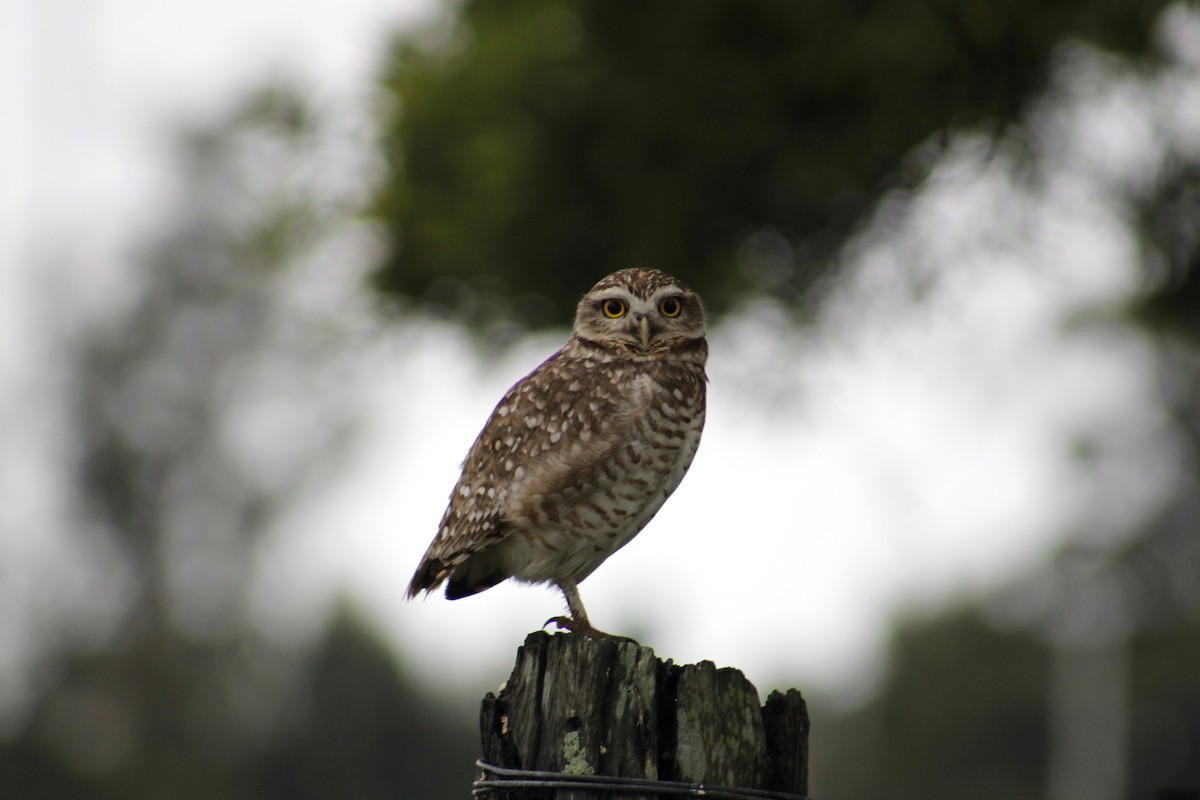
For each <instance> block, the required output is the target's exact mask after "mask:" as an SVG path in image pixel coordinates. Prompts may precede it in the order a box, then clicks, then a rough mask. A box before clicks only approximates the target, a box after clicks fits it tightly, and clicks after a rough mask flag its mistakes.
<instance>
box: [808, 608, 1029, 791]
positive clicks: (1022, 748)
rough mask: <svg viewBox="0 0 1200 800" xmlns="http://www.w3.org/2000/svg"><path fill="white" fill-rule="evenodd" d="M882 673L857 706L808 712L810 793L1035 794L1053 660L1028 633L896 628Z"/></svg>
mask: <svg viewBox="0 0 1200 800" xmlns="http://www.w3.org/2000/svg"><path fill="white" fill-rule="evenodd" d="M890 667H891V668H890V670H889V673H888V678H887V680H886V682H885V685H884V686H883V688H882V689H881V692H880V695H879V697H878V698H877V699H876V700H874V701H872V702H871V703H870V704H868V705H867V706H866V707H865V708H863V709H861V710H859V711H857V712H854V713H851V714H847V715H845V716H836V715H833V714H828V715H827V714H824V713H820V712H817V711H814V712H813V719H814V720H815V721H814V725H813V737H814V738H813V748H812V749H813V771H814V789H813V793H814V795H817V796H821V795H826V794H827V795H831V796H832V795H836V796H838V797H842V798H847V800H850V799H851V798H864V800H865V798H875V797H890V798H895V800H904V799H905V798H912V799H913V800H917V798H921V800H936V799H937V798H946V799H947V800H949V799H950V798H958V799H960V800H961V799H962V798H978V799H980V800H990V798H995V799H996V800H1018V798H1037V797H1041V796H1042V794H1043V793H1042V786H1043V785H1044V780H1045V772H1046V760H1045V759H1046V755H1045V754H1046V735H1047V732H1046V706H1045V704H1046V685H1047V674H1048V669H1049V656H1048V653H1047V651H1046V648H1045V646H1044V645H1043V644H1042V643H1041V641H1040V640H1039V639H1038V637H1037V636H1036V635H1034V634H1031V633H1028V632H1017V631H999V630H996V629H995V628H993V627H992V626H990V625H988V624H987V623H986V622H984V621H983V620H981V619H980V618H979V616H978V615H976V614H975V613H974V612H972V611H970V610H957V611H954V612H951V613H949V614H947V615H946V616H942V617H937V618H934V619H930V620H924V621H921V622H913V623H909V624H908V625H906V626H904V627H903V628H901V629H900V630H899V631H898V633H897V634H896V639H895V641H894V646H893V654H892V658H891V662H890Z"/></svg>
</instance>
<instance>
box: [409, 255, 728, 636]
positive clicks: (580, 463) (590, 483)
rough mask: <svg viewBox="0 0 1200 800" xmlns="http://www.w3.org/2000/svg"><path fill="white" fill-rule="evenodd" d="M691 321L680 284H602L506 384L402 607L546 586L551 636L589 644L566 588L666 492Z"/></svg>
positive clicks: (695, 359)
mask: <svg viewBox="0 0 1200 800" xmlns="http://www.w3.org/2000/svg"><path fill="white" fill-rule="evenodd" d="M707 357H708V343H707V341H705V338H704V310H703V309H702V308H701V306H700V300H699V298H697V297H696V295H695V294H694V293H693V292H692V290H691V289H689V288H688V287H687V286H686V285H684V284H683V283H682V282H681V281H679V280H677V279H675V278H673V277H671V276H670V275H668V274H666V273H665V272H659V271H658V270H652V269H626V270H621V271H620V272H614V273H613V274H612V275H609V276H608V277H607V278H605V279H604V280H602V281H600V282H599V283H597V284H596V285H595V286H594V287H592V290H591V291H590V292H588V293H587V294H586V295H585V296H584V298H583V299H582V300H581V301H580V302H579V307H578V309H577V310H576V314H575V327H574V330H573V331H572V332H571V338H570V340H569V341H568V342H567V343H566V345H564V346H563V348H562V349H561V350H559V351H558V352H557V353H555V354H554V355H552V356H550V358H548V359H546V361H545V362H543V363H542V365H541V366H540V367H538V368H537V369H535V370H534V371H533V372H531V373H529V374H528V375H526V376H525V377H524V378H522V379H521V380H520V381H518V382H517V383H516V385H515V386H513V387H512V388H511V389H509V390H508V392H506V393H505V395H504V397H503V398H501V400H500V403H499V404H498V405H497V406H496V409H495V410H494V411H493V412H492V416H491V417H490V418H489V419H488V421H487V424H486V425H484V426H483V430H482V431H481V432H480V434H479V438H478V439H476V440H475V444H474V445H472V447H471V451H470V452H469V453H468V454H467V458H466V461H464V462H463V468H462V477H460V478H459V479H458V484H457V485H456V486H455V487H454V492H453V493H452V494H451V495H450V506H449V507H448V508H447V509H446V513H445V516H443V517H442V523H441V526H440V528H439V530H438V534H437V536H436V537H435V538H434V540H433V543H432V544H431V545H430V546H429V550H428V551H427V552H426V553H425V557H424V558H422V559H421V564H420V566H418V567H417V571H416V574H415V575H414V576H413V579H412V583H410V584H409V586H408V596H409V597H413V596H415V595H416V594H417V593H418V592H421V591H422V590H424V591H427V592H428V591H432V590H433V589H436V588H437V587H438V586H439V585H441V583H442V582H443V581H446V582H447V583H446V597H448V598H449V599H451V600H456V599H458V598H460V597H466V596H468V595H472V594H475V593H476V592H481V591H483V590H484V589H487V588H489V587H491V586H494V585H496V584H497V583H499V582H500V581H502V580H505V579H506V578H516V579H517V580H518V581H524V582H527V583H553V584H555V585H557V586H558V587H559V588H560V589H562V592H563V594H564V595H565V596H566V599H567V609H568V611H569V613H570V616H569V617H555V618H554V619H552V620H550V622H555V623H557V624H558V626H559V627H560V628H566V629H568V630H571V631H575V632H577V633H586V634H593V635H595V634H600V631H597V630H596V629H595V628H593V627H592V625H591V623H589V622H588V618H587V612H586V611H585V610H584V608H583V602H582V601H581V600H580V599H579V589H578V588H577V584H578V583H579V582H580V581H582V580H583V579H584V578H586V577H587V576H588V575H590V574H591V573H592V570H594V569H596V567H598V566H600V564H601V563H602V562H603V561H604V559H606V558H608V557H609V556H610V555H612V554H613V553H614V552H616V551H617V550H618V549H619V548H620V547H622V546H623V545H625V543H627V542H628V541H629V540H630V539H632V538H633V537H634V536H636V535H637V533H638V532H639V531H640V530H641V529H642V528H643V527H644V526H645V525H646V523H647V522H649V521H650V519H651V517H653V516H654V515H655V513H657V512H658V509H659V508H661V507H662V504H663V503H664V502H666V499H667V497H668V496H670V494H671V492H673V491H675V488H676V487H677V486H679V482H680V481H681V480H683V475H684V473H685V472H687V469H688V466H689V465H690V464H691V463H692V457H693V456H694V455H695V454H696V447H697V446H698V445H699V443H700V431H701V429H703V427H704V394H705V381H706V380H707V378H706V377H705V374H704V362H705V360H706V359H707Z"/></svg>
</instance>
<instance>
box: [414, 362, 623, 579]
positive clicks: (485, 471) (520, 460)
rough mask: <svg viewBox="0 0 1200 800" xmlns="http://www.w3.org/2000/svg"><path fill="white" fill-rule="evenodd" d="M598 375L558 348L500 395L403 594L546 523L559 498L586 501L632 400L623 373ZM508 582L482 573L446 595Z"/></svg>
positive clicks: (615, 447)
mask: <svg viewBox="0 0 1200 800" xmlns="http://www.w3.org/2000/svg"><path fill="white" fill-rule="evenodd" d="M597 373H598V370H597V369H596V368H595V367H586V366H583V362H582V360H580V359H571V358H565V357H563V355H562V352H561V351H560V352H559V353H556V354H555V355H554V356H552V357H551V358H549V359H547V361H546V362H544V363H543V364H542V365H541V366H540V367H538V368H537V369H536V370H534V371H533V372H531V373H530V374H529V375H528V376H526V377H525V378H523V379H522V380H521V381H519V382H518V383H517V384H516V385H515V386H513V387H512V388H511V389H510V390H509V391H508V392H507V393H506V394H505V395H504V397H503V398H502V399H501V400H500V402H499V403H498V404H497V405H496V408H495V409H494V410H493V411H492V415H491V417H489V418H488V421H487V424H486V425H484V427H483V430H482V431H481V432H480V434H479V437H478V438H477V439H476V440H475V443H474V445H472V447H471V450H470V452H469V453H468V454H467V458H466V460H465V461H464V462H463V471H462V476H461V477H460V478H459V480H458V483H457V484H456V485H455V487H454V491H453V493H452V494H451V496H450V503H449V506H448V507H447V509H446V513H445V515H444V516H443V517H442V522H441V525H440V526H439V528H438V534H437V536H436V537H435V538H434V540H433V542H432V543H431V544H430V546H429V549H428V551H427V552H426V553H425V556H424V558H423V559H422V560H421V564H420V566H419V567H418V568H417V571H416V574H415V575H414V576H413V580H412V583H411V584H410V585H409V587H408V595H409V596H410V597H411V596H414V595H416V594H418V593H419V592H421V591H430V590H433V589H436V588H437V587H438V586H439V585H440V584H441V583H442V581H444V580H446V579H447V578H448V577H451V576H452V575H453V574H454V573H455V570H456V569H457V568H459V567H460V566H462V565H463V564H464V563H465V562H466V561H467V560H468V559H470V558H472V557H473V556H476V555H477V554H479V553H481V552H483V551H485V550H486V549H488V548H490V547H492V546H494V545H495V544H497V543H498V542H500V541H503V539H504V538H505V537H506V536H508V535H509V534H511V533H512V532H513V531H514V530H515V529H518V528H520V527H522V526H524V525H528V524H530V522H531V520H532V518H534V517H535V516H536V515H541V516H545V515H547V512H548V513H549V515H550V516H553V515H554V513H555V509H557V508H558V507H559V505H558V504H560V503H561V502H563V501H564V500H566V501H567V502H576V503H577V502H587V501H588V500H589V498H590V496H591V494H592V492H594V491H595V489H594V488H593V486H594V481H593V477H594V475H595V473H596V471H597V470H599V469H602V468H603V465H604V464H606V463H607V462H608V461H609V460H610V459H611V458H613V457H614V456H615V454H616V453H617V452H618V451H619V450H620V448H621V447H622V446H623V443H624V442H625V440H626V437H627V435H628V433H629V430H630V428H631V427H632V425H633V424H634V418H635V416H636V413H637V408H636V406H637V402H636V398H631V397H630V396H629V395H628V393H624V394H623V393H622V392H621V391H620V390H619V388H618V387H619V385H620V381H621V379H622V377H623V376H622V375H620V374H616V373H606V374H604V375H600V374H597ZM568 495H569V500H567V498H568ZM507 577H509V576H508V575H506V574H503V573H499V572H495V573H492V572H488V571H486V570H484V571H483V574H481V575H478V576H475V577H474V579H473V580H471V581H469V583H470V586H463V587H460V588H459V589H456V590H454V595H455V596H463V595H464V594H472V593H474V592H476V591H481V590H482V589H484V588H487V587H488V586H492V585H494V584H495V583H498V582H499V581H501V580H504V579H505V578H507ZM452 583H453V582H452ZM451 589H454V587H453V586H452V587H451ZM448 594H449V591H448Z"/></svg>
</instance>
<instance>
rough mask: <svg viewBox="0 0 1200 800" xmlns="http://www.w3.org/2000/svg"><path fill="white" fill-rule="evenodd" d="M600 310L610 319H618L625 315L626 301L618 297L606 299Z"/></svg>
mask: <svg viewBox="0 0 1200 800" xmlns="http://www.w3.org/2000/svg"><path fill="white" fill-rule="evenodd" d="M600 310H601V311H603V312H604V316H606V317H608V318H609V319H618V318H620V317H623V316H625V301H624V300H616V299H610V300H605V301H604V302H603V303H602V304H601V305H600Z"/></svg>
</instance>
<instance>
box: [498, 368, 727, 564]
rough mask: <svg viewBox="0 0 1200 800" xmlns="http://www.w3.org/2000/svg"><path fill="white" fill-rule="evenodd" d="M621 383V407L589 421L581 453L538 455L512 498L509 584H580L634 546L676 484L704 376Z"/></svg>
mask: <svg viewBox="0 0 1200 800" xmlns="http://www.w3.org/2000/svg"><path fill="white" fill-rule="evenodd" d="M627 378H628V379H627V380H625V381H623V382H622V383H621V386H622V390H623V391H622V392H621V394H620V402H616V403H612V404H611V405H610V406H609V407H608V408H607V409H606V410H607V411H608V414H607V415H603V414H597V415H596V416H595V418H594V419H592V420H591V425H590V428H589V435H588V436H587V437H586V439H587V440H588V441H587V443H584V442H582V441H580V440H579V439H576V440H574V441H571V442H568V443H566V446H565V447H563V448H560V449H557V450H551V451H549V452H547V453H545V454H544V460H543V461H542V463H541V464H540V465H539V468H538V469H536V470H534V471H532V472H531V474H530V476H529V478H530V480H529V481H528V482H526V483H525V484H524V485H523V486H522V487H521V488H522V491H519V492H517V493H516V496H517V497H518V498H519V499H520V500H521V502H520V503H519V508H518V509H515V510H517V511H518V513H517V514H515V515H514V516H513V517H510V520H511V521H513V522H514V523H515V529H514V530H513V533H512V536H511V539H510V543H509V544H510V547H509V548H506V549H509V550H510V552H511V554H512V555H511V557H510V558H509V559H507V560H508V561H509V566H510V569H511V570H512V572H513V574H514V575H515V576H516V577H518V578H520V579H523V580H529V581H540V580H553V579H556V578H561V577H564V576H569V577H572V578H574V579H575V580H582V579H583V578H584V577H586V576H587V575H588V574H590V573H591V572H592V570H594V569H595V568H596V567H597V566H599V565H600V563H602V562H603V561H604V560H605V559H606V558H607V557H608V556H609V555H611V554H612V553H613V552H615V551H616V550H617V549H619V548H620V547H622V546H623V545H625V544H626V543H627V542H629V541H630V540H631V539H632V538H633V537H634V536H636V535H637V533H638V532H639V531H641V529H642V528H643V527H644V526H645V525H646V523H648V522H649V521H650V519H651V518H653V517H654V515H655V514H656V513H657V512H658V510H659V509H660V508H661V507H662V505H663V503H664V502H666V499H667V498H668V497H669V496H670V495H671V493H672V492H674V491H675V489H676V488H677V487H678V486H679V484H680V482H681V481H682V480H683V476H684V474H685V473H686V472H687V469H688V467H689V466H690V464H691V462H692V458H693V457H694V456H695V453H696V449H697V447H698V445H699V441H700V433H701V431H702V429H703V426H704V384H703V376H702V375H701V376H700V378H699V379H694V378H692V379H689V378H687V377H686V376H675V379H673V380H664V379H662V378H661V376H659V375H655V374H653V373H648V372H644V373H642V374H638V375H636V376H633V375H631V376H627ZM597 410H598V411H599V410H600V409H597ZM581 438H582V437H581ZM589 443H590V444H591V445H594V448H589V447H588V444H589Z"/></svg>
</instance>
